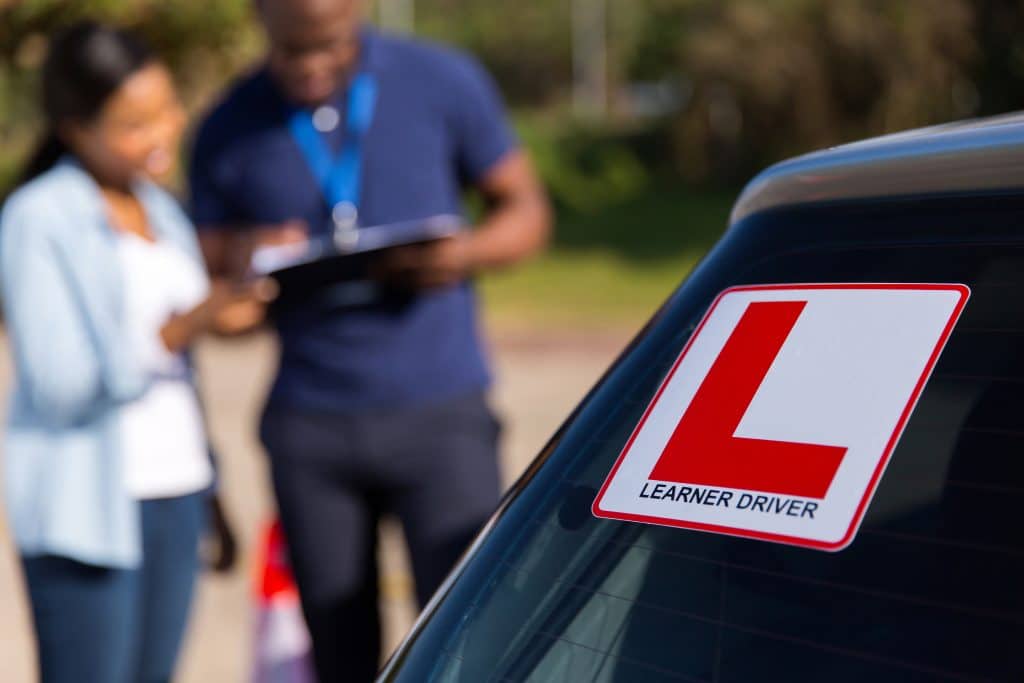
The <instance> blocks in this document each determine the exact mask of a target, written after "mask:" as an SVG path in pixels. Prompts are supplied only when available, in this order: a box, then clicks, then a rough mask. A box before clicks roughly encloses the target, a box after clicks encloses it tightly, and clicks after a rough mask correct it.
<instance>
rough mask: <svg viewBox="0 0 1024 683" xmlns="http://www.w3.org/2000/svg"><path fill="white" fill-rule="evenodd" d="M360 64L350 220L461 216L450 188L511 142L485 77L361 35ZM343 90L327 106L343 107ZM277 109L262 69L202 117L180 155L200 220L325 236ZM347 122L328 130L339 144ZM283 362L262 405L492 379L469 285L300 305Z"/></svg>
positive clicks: (424, 397) (461, 61)
mask: <svg viewBox="0 0 1024 683" xmlns="http://www.w3.org/2000/svg"><path fill="white" fill-rule="evenodd" d="M362 41H363V42H362V55H363V58H362V61H363V64H362V68H363V69H364V70H366V71H369V72H370V73H371V74H372V75H373V76H374V77H375V79H376V82H377V93H378V94H377V105H376V108H375V110H374V116H373V121H372V124H371V125H370V128H369V130H368V132H367V133H366V135H365V137H364V140H363V144H362V150H363V153H362V158H363V159H362V176H361V191H360V198H359V216H360V223H361V224H362V225H380V224H386V223H392V222H396V221H403V220H413V219H418V218H424V217H427V216H432V215H435V214H441V213H449V214H451V213H456V214H458V213H462V202H461V194H462V190H463V188H464V187H465V186H466V185H471V184H473V183H475V182H476V181H478V180H480V179H481V178H482V177H483V176H484V175H485V174H486V173H487V172H488V171H489V170H491V169H492V168H493V167H494V166H495V164H496V163H497V162H498V161H500V160H501V159H502V158H503V157H504V156H505V155H506V154H508V153H509V152H510V151H512V150H513V149H514V147H515V145H516V142H515V138H514V136H513V134H512V132H511V129H510V127H509V125H508V122H507V119H506V117H505V114H504V110H503V107H502V103H501V98H500V96H499V95H498V93H497V89H496V88H495V86H494V84H493V82H492V81H491V79H490V78H489V76H488V75H487V74H486V72H485V71H484V70H483V69H482V68H481V67H480V66H479V65H478V64H477V63H476V62H475V61H474V60H472V59H471V58H469V57H468V56H466V55H464V54H461V53H458V52H455V51H452V50H449V49H446V48H442V47H438V46H434V45H430V44H425V43H423V42H419V41H416V40H411V39H405V38H399V37H393V36H389V35H384V34H381V33H378V32H376V31H374V30H371V29H366V30H364V32H363V34H362ZM345 97H346V94H345V93H344V92H341V93H338V95H337V97H336V98H335V99H336V101H335V102H334V104H335V106H336V107H337V108H338V110H339V111H342V112H344V111H345ZM288 113H289V106H288V103H287V102H286V101H285V99H284V97H283V96H282V94H281V92H280V91H279V89H278V88H277V87H276V86H275V84H274V82H273V80H272V79H271V78H270V76H269V74H268V73H267V71H266V70H265V69H264V70H260V71H257V72H256V73H254V74H253V75H251V76H249V77H247V78H244V79H243V80H241V81H240V82H238V83H237V84H235V85H234V87H233V88H232V89H231V90H230V91H229V92H228V94H227V95H226V97H225V99H224V100H223V101H222V102H221V103H220V104H219V105H218V106H217V107H216V108H215V109H214V110H213V112H212V113H210V114H209V116H208V117H207V118H206V119H205V121H204V122H203V123H202V125H201V127H200V129H199V133H198V136H197V138H196V142H195V147H194V150H193V154H192V158H191V166H190V171H189V181H190V186H191V207H192V217H193V219H194V221H195V223H196V224H197V225H199V226H201V227H202V226H218V227H219V229H243V228H244V227H245V226H253V225H259V224H268V223H279V222H282V221H286V220H289V219H302V220H305V222H306V223H307V224H308V225H309V226H310V228H311V230H313V231H319V230H327V229H328V226H329V225H330V221H329V218H330V211H329V208H328V205H327V202H326V200H325V199H324V197H323V196H322V194H321V192H320V189H319V187H318V185H317V182H316V180H315V179H314V177H313V175H312V173H311V171H310V169H309V167H308V165H307V163H306V161H305V159H304V157H303V156H302V153H301V152H300V150H299V148H298V146H297V145H296V143H295V141H294V140H293V139H292V137H291V135H290V134H289V130H288V126H287V117H288ZM343 137H344V125H340V126H337V127H336V128H335V130H334V132H333V133H332V134H329V135H328V142H329V144H331V145H333V146H334V148H335V149H338V148H340V147H341V145H342V142H343ZM277 326H278V331H279V334H280V339H281V358H280V366H279V371H278V376H277V379H276V381H275V383H274V387H273V389H272V391H271V394H270V404H271V406H274V407H286V408H294V409H299V410H315V411H330V412H341V413H350V412H360V411H367V410H376V409H380V408H394V407H403V406H412V405H416V404H421V403H425V402H431V401H437V400H444V399H446V398H449V397H455V396H458V395H460V394H465V393H469V392H472V391H475V390H479V389H482V388H483V387H485V386H486V385H487V383H488V379H489V374H488V370H487V363H486V360H485V356H484V352H483V349H482V346H481V341H480V338H479V336H478V331H477V318H476V302H475V296H474V293H473V290H472V287H471V285H470V284H469V283H464V284H462V285H458V286H454V287H450V288H445V289H437V290H428V291H425V292H421V293H418V294H415V295H406V296H398V295H388V296H386V297H378V298H376V299H374V300H373V301H372V302H371V303H369V304H366V305H362V306H359V307H346V308H334V309H329V310H313V309H311V310H309V311H304V312H303V311H298V312H296V313H295V314H294V315H286V316H283V317H281V319H280V320H279V321H278V323H277Z"/></svg>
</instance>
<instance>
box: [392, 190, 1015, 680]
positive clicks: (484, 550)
mask: <svg viewBox="0 0 1024 683" xmlns="http://www.w3.org/2000/svg"><path fill="white" fill-rule="evenodd" d="M1019 208H1020V204H1019V202H1018V201H1017V200H1016V199H1015V198H1012V197H995V198H991V197H990V198H985V200H984V201H982V200H970V199H948V200H941V201H940V200H933V201H921V202H915V203H908V204H906V205H893V204H886V205H880V206H864V205H857V206H852V207H850V206H848V207H842V206H835V207H817V208H815V207H811V208H803V209H792V210H788V211H782V212H776V213H774V214H770V215H767V216H757V217H753V218H752V219H748V221H747V223H746V224H743V225H740V226H737V228H736V229H734V230H733V231H732V233H730V235H729V236H728V237H727V239H726V240H725V242H724V243H723V245H722V246H721V248H720V250H719V252H718V253H717V254H716V255H715V257H714V258H712V259H710V260H709V261H708V262H707V263H705V264H704V265H703V266H702V267H701V269H700V270H698V272H697V273H696V274H695V275H694V276H693V277H692V278H691V279H690V280H689V281H688V282H687V283H686V285H685V286H684V287H682V288H681V289H680V291H679V292H677V294H676V295H674V297H673V298H672V299H671V300H670V301H669V302H668V304H667V305H666V307H665V308H664V309H663V310H662V312H661V313H660V314H659V316H657V317H656V319H655V320H654V321H653V322H652V324H651V326H650V328H649V330H648V333H647V334H645V335H643V336H642V337H641V338H640V339H639V340H638V342H637V343H636V344H635V345H634V347H633V348H632V349H631V350H630V351H629V352H628V353H627V354H625V356H624V357H623V359H622V360H621V361H620V362H619V364H618V365H617V366H616V367H615V368H614V369H613V370H612V371H611V372H610V374H609V375H608V376H607V377H606V379H605V380H604V381H603V382H602V383H601V384H600V385H599V386H598V387H597V388H596V390H595V391H594V392H593V393H592V395H591V396H590V397H589V399H588V400H587V401H586V402H585V403H584V404H583V406H582V407H581V409H580V410H579V411H578V413H577V414H576V415H575V416H574V417H573V418H572V419H571V420H570V422H569V423H568V424H567V425H566V426H565V427H564V428H563V430H562V431H561V432H560V433H559V434H558V435H556V437H555V439H554V440H553V441H552V444H551V445H550V446H549V447H548V449H546V451H545V453H544V454H542V458H541V460H540V461H538V463H537V464H536V465H535V470H534V471H533V472H531V475H530V478H529V481H528V483H527V486H526V487H525V488H524V489H523V490H521V491H520V492H519V493H518V494H517V495H516V496H514V497H512V498H511V499H510V500H509V501H507V503H506V507H505V509H504V510H503V511H502V514H501V515H500V517H499V518H498V520H497V522H496V524H495V526H494V528H493V529H492V531H491V533H489V534H488V535H487V537H486V538H485V539H484V540H483V541H482V543H481V545H480V547H479V548H478V550H477V551H476V553H475V554H474V556H473V558H472V560H471V561H470V562H469V563H467V565H466V566H465V567H464V569H463V572H462V575H461V576H460V577H459V578H458V580H457V581H456V582H455V583H454V585H453V586H452V587H451V589H450V591H449V592H448V594H447V596H446V598H445V600H444V601H443V602H442V603H441V604H440V605H439V606H438V607H437V609H435V610H434V611H433V612H432V613H431V614H430V615H429V617H428V619H427V620H426V622H425V624H424V626H423V627H422V628H420V629H419V630H418V631H417V633H416V634H415V635H414V637H413V639H412V640H411V642H410V645H409V647H408V648H407V650H406V652H405V653H403V660H402V661H401V662H400V664H401V666H399V667H398V668H397V669H396V673H395V674H394V679H395V680H401V681H406V680H408V681H413V680H416V681H420V680H434V681H453V682H455V681H458V682H463V681H464V682H466V683H479V682H482V681H596V682H602V683H613V682H620V681H621V682H625V681H708V682H712V681H714V682H719V681H721V682H726V681H759V680H764V681H775V680H807V681H824V680H828V681H858V682H860V681H865V680H871V679H875V680H886V681H888V680H898V681H933V680H950V681H958V680H964V681H966V680H971V681H976V680H993V681H995V680H1000V681H1008V680H1024V651H1022V648H1021V645H1024V590H1022V589H1021V586H1020V581H1021V579H1022V577H1024V526H1022V524H1021V519H1022V515H1021V507H1022V505H1024V419H1022V416H1024V394H1022V391H1024V242H1022V240H1021V239H1020V235H1019V234H1018V233H1019V229H1018V228H1017V223H1018V221H1017V219H1016V216H1017V215H1019V211H1018V209H1019ZM784 282H796V283H805V282H957V283H964V284H967V285H969V286H970V287H971V289H972V297H971V300H970V302H969V303H968V305H967V308H966V309H965V311H964V314H963V316H962V318H961V320H960V322H959V324H958V325H957V326H956V328H955V331H954V334H953V336H952V338H951V339H950V341H949V343H948V345H947V347H946V350H945V352H944V353H943V355H942V357H941V358H940V360H939V363H938V365H937V367H936V370H935V373H934V374H933V376H932V378H931V380H930V381H929V382H928V384H927V386H926V389H925V391H924V393H923V395H922V397H921V400H920V402H919V404H918V406H917V408H916V410H915V411H914V413H913V415H912V417H911V419H910V422H909V424H908V426H907V429H906V431H905V433H904V435H903V437H902V439H901V440H900V442H899V445H898V447H897V448H896V450H895V452H894V454H893V457H892V460H891V461H890V464H889V467H888V469H887V470H886V473H885V475H884V477H883V478H882V480H881V483H880V486H879V488H878V490H877V492H876V494H875V496H874V498H873V500H872V502H871V505H870V507H869V508H868V511H867V515H866V517H865V520H864V523H863V525H862V526H861V528H860V531H859V532H858V534H857V536H856V538H855V539H854V541H853V543H852V544H851V545H850V546H849V547H848V548H846V549H844V550H842V551H839V552H836V553H828V552H822V551H818V550H811V549H805V548H798V547H792V546H786V545H780V544H776V543H770V542H763V541H756V540H749V539H741V538H734V537H729V536H724V535H717V534H713V533H704V532H696V531H687V530H680V529H669V528H663V527H657V526H650V525H644V524H636V523H630V522H620V521H612V520H603V519H597V518H595V517H593V516H592V515H591V513H590V506H591V503H592V502H593V500H594V497H595V496H596V495H597V491H598V489H599V488H600V486H601V484H602V483H603V481H604V479H605V477H606V476H607V475H608V472H609V470H610V469H611V467H612V465H613V463H614V462H615V460H616V458H617V457H618V455H619V453H620V451H621V449H622V447H623V445H624V444H625V442H626V440H627V439H628V437H629V434H630V433H631V431H632V430H633V428H634V427H635V426H636V424H637V422H638V421H639V419H640V416H641V414H642V413H643V411H644V409H645V408H646V406H647V404H648V403H649V401H650V400H651V398H652V397H653V395H654V393H655V391H656V390H657V388H658V385H659V383H660V382H661V380H662V378H663V377H664V376H665V373H666V372H667V371H668V369H669V368H670V367H671V365H672V363H673V361H674V360H675V358H676V356H677V355H678V353H679V351H680V349H681V348H682V347H683V345H684V344H685V342H686V340H687V339H688V337H689V336H690V334H691V333H692V331H693V329H694V326H695V325H696V324H697V322H698V321H699V320H700V318H701V316H702V315H703V313H704V311H705V310H706V308H707V306H708V305H709V304H710V302H711V300H712V299H713V297H714V295H715V294H717V293H718V292H719V291H721V290H722V289H725V288H726V287H728V286H730V285H734V284H752V283H784Z"/></svg>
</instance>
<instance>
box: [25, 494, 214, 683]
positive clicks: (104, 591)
mask: <svg viewBox="0 0 1024 683" xmlns="http://www.w3.org/2000/svg"><path fill="white" fill-rule="evenodd" d="M205 495H206V494H200V493H197V494H192V495H188V496H182V497H178V498H162V499H156V500H146V501H142V502H141V508H142V546H143V548H142V550H143V553H142V554H143V561H142V566H141V567H140V568H139V569H131V570H125V569H112V568H108V567H96V566H92V565H87V564H82V563H80V562H76V561H74V560H71V559H68V558H64V557H57V556H53V555H45V556H38V557H24V558H22V562H23V565H24V568H25V578H26V581H27V583H28V591H29V600H30V602H31V605H32V617H33V622H34V626H35V633H36V641H37V644H38V661H39V672H40V680H41V681H42V683H65V682H71V681H75V682H76V683H157V682H159V681H169V680H171V675H172V673H173V671H174V663H175V660H176V659H177V656H178V650H179V649H180V647H181V641H182V636H183V634H184V631H185V625H186V621H187V620H188V610H189V604H190V603H191V600H192V592H193V586H194V584H195V578H196V573H197V571H198V552H197V546H198V541H199V534H200V531H201V528H202V525H203V521H204V499H205Z"/></svg>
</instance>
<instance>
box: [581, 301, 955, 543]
mask: <svg viewBox="0 0 1024 683" xmlns="http://www.w3.org/2000/svg"><path fill="white" fill-rule="evenodd" d="M787 289H880V290H886V289H890V290H891V289H897V290H901V289H909V290H916V291H934V290H942V291H955V292H960V300H959V301H958V302H957V305H956V308H955V309H954V310H953V313H952V314H951V315H950V317H949V321H948V322H947V323H946V327H945V328H944V329H943V331H942V336H940V337H939V340H938V342H937V343H936V345H935V348H934V350H933V351H932V355H931V356H930V357H929V359H928V363H927V364H926V365H925V367H924V370H923V371H922V373H921V377H920V379H918V381H917V385H916V386H915V387H914V391H913V392H912V393H911V395H910V400H909V401H907V405H906V407H905V408H904V409H903V413H902V414H901V415H900V419H899V422H897V423H896V428H895V429H894V430H893V433H892V436H890V437H889V441H888V443H886V446H885V450H884V451H883V453H882V457H881V458H879V460H878V465H877V466H876V467H875V471H874V474H872V476H871V481H870V482H869V483H868V486H867V488H866V489H865V490H864V497H863V498H861V501H860V503H859V504H858V505H857V509H856V510H855V511H854V514H853V519H852V520H851V521H850V528H849V529H847V531H846V534H845V535H844V536H843V537H842V538H841V539H839V540H838V541H836V542H834V543H829V542H825V541H815V540H810V539H806V538H800V537H798V536H786V535H783V534H772V533H767V532H763V531H753V530H749V529H740V528H737V527H729V526H720V525H717V524H704V523H701V522H687V521H680V520H677V519H670V518H665V517H655V516H651V515H638V514H631V513H627V512H608V511H605V510H602V509H601V508H600V501H601V500H602V499H603V498H604V494H605V492H606V491H607V490H608V486H609V485H610V484H611V482H612V479H613V478H614V477H615V474H616V473H617V472H618V471H619V466H620V465H622V461H623V459H624V458H625V457H626V453H628V452H629V449H630V448H631V447H632V446H633V442H634V441H635V440H636V437H637V434H639V433H640V430H641V429H642V428H643V426H644V424H645V423H646V422H647V418H648V416H649V415H650V414H651V411H652V410H653V409H654V406H655V404H657V402H658V399H660V398H661V394H662V393H663V392H664V391H665V387H667V386H668V384H669V382H671V381H672V378H673V377H674V376H675V374H676V370H677V369H678V368H679V365H680V363H682V362H683V358H684V357H685V356H686V352H687V351H689V350H690V346H691V345H692V344H693V342H694V340H696V339H697V337H698V336H699V335H700V333H701V331H702V330H703V329H704V323H706V322H707V320H708V318H710V317H711V314H712V313H714V312H715V309H716V308H717V307H718V304H719V302H720V301H721V300H722V298H723V297H725V295H727V294H731V293H733V292H751V291H769V290H787ZM970 296H971V290H970V288H969V287H968V286H967V285H962V284H911V283H885V282H881V283H870V282H853V283H808V284H776V285H738V286H735V287H729V288H728V289H725V290H723V291H722V292H720V293H719V294H718V296H717V297H715V300H714V301H713V302H712V304H711V307H710V308H708V311H707V313H705V314H704V317H703V318H701V321H700V324H699V325H698V326H697V329H695V330H694V331H693V334H692V335H690V339H689V340H688V341H687V342H686V346H684V347H683V350H682V351H681V352H680V353H679V356H678V358H676V361H675V363H674V364H673V365H672V369H671V370H669V372H668V375H666V376H665V379H664V380H662V382H661V386H659V387H658V391H657V392H656V393H655V394H654V398H653V399H651V402H650V403H649V404H648V406H647V409H646V410H644V414H643V417H641V418H640V422H639V424H637V426H636V428H635V429H634V430H633V433H632V434H630V436H629V440H628V441H627V442H626V445H625V446H624V447H623V449H622V452H620V453H619V457H618V459H617V460H616V461H615V465H614V466H613V467H612V470H611V472H609V473H608V476H607V477H606V478H605V480H604V484H603V485H602V486H601V490H600V491H599V492H598V494H597V497H596V498H594V502H593V503H592V504H591V506H590V511H591V513H592V514H593V515H594V516H595V517H600V518H603V519H617V520H621V521H627V522H642V523H644V524H655V525H658V526H669V527H674V528H680V529H694V530H697V531H711V532H714V533H718V534H724V535H726V536H738V537H742V538H754V539H757V540H761V541H772V542H774V543H784V544H786V545H796V546H801V547H805V548H815V549H818V550H827V551H831V552H835V551H839V550H842V549H843V548H845V547H846V546H848V545H850V543H852V542H853V539H854V536H856V535H857V530H858V529H859V528H860V523H861V521H862V520H863V518H864V513H865V511H866V510H867V507H868V503H869V502H871V499H872V497H874V495H875V489H876V488H877V487H878V482H879V481H881V479H882V474H883V473H884V472H885V468H886V466H887V465H888V464H889V459H890V457H891V456H892V452H893V450H895V448H896V444H897V442H898V441H899V439H900V437H901V436H902V435H903V430H904V428H905V427H906V426H907V421H908V420H909V419H910V415H911V413H913V412H914V408H915V407H916V406H917V401H918V399H919V398H920V397H921V392H922V391H924V387H925V384H927V383H928V379H929V378H930V377H931V374H932V370H934V369H935V364H936V363H937V362H938V360H939V355H940V354H941V353H942V350H943V349H944V348H945V346H946V342H947V341H949V337H950V335H951V334H952V333H953V327H954V326H955V325H956V323H957V320H959V318H960V314H961V313H962V312H963V310H964V306H966V305H967V299H969V298H970Z"/></svg>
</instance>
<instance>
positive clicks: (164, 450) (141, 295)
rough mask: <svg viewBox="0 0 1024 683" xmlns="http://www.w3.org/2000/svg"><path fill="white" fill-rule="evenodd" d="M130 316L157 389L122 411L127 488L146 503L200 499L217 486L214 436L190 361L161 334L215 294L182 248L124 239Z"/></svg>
mask: <svg viewBox="0 0 1024 683" xmlns="http://www.w3.org/2000/svg"><path fill="white" fill-rule="evenodd" d="M118 257H119V259H120V262H121V268H122V271H123V276H124V292H125V295H124V297H125V299H124V306H125V309H124V313H125V318H124V319H125V322H126V324H127V326H128V334H129V335H130V338H131V342H132V346H133V347H134V348H135V349H138V350H139V359H140V361H141V362H142V363H143V365H144V367H145V368H146V369H147V370H148V371H149V372H150V373H151V374H152V376H153V378H154V381H153V383H152V384H151V385H150V388H149V389H148V390H147V391H146V393H145V394H144V395H143V396H142V397H141V398H139V399H137V400H135V401H133V402H131V403H129V404H127V405H125V406H124V407H123V409H122V411H121V418H120V422H121V444H122V449H121V452H122V454H123V455H122V457H123V461H124V465H123V466H124V481H125V486H126V487H127V489H128V492H129V494H131V495H132V496H134V497H135V498H138V499H147V498H169V497H172V496H182V495H186V494H189V493H195V492H196V491H200V490H202V489H204V488H206V487H207V486H209V484H210V483H211V482H212V481H213V468H212V467H211V465H210V459H209V456H208V455H207V447H206V434H205V430H204V429H203V420H202V416H201V413H200V409H199V402H198V399H197V397H196V394H195V390H194V388H193V387H192V385H191V383H190V382H189V379H188V377H187V374H186V363H185V359H184V357H183V356H182V355H181V354H175V353H171V352H170V351H168V350H167V348H166V347H165V346H164V344H163V340H162V339H161V338H160V329H161V328H162V327H163V326H164V324H165V323H166V322H167V321H168V319H170V317H171V316H172V315H173V314H174V313H184V312H187V311H188V310H190V309H191V308H193V307H194V306H196V305H197V304H198V303H200V302H201V301H202V300H203V299H204V298H205V297H206V296H207V294H208V292H209V282H208V281H207V279H206V274H205V273H204V272H203V270H202V268H201V267H200V266H199V264H197V263H196V262H195V261H194V260H192V259H191V258H189V257H188V255H187V254H185V253H184V252H182V251H181V250H180V249H178V248H177V247H175V246H174V245H172V244H170V243H168V242H165V241H157V242H149V241H147V240H145V239H143V238H141V237H139V236H137V235H134V234H130V233H124V234H122V235H121V236H120V238H119V240H118Z"/></svg>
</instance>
